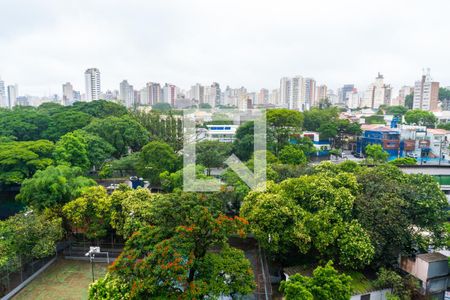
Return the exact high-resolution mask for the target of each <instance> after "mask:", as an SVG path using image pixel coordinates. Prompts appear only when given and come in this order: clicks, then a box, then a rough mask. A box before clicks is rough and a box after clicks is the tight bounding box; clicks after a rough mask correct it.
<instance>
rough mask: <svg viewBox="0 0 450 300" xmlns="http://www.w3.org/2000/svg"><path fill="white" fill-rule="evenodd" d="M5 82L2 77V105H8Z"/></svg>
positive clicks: (0, 99) (0, 84) (0, 88)
mask: <svg viewBox="0 0 450 300" xmlns="http://www.w3.org/2000/svg"><path fill="white" fill-rule="evenodd" d="M7 106H8V105H7V98H6V90H5V82H4V81H3V80H2V79H1V78H0V107H7Z"/></svg>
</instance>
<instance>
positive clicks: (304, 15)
mask: <svg viewBox="0 0 450 300" xmlns="http://www.w3.org/2000/svg"><path fill="white" fill-rule="evenodd" d="M0 7H1V9H2V10H1V15H2V17H1V18H0V28H2V30H0V57H1V58H2V60H1V63H0V75H1V76H2V78H3V79H4V80H5V81H6V82H7V83H16V82H17V83H18V84H19V85H20V91H21V94H24V93H30V94H38V95H42V94H48V93H49V92H52V93H61V91H60V90H61V84H62V83H63V82H66V81H71V82H72V83H73V84H74V85H75V88H76V89H79V90H81V91H83V90H84V84H83V72H84V70H85V69H86V68H88V67H98V68H100V70H101V72H102V87H103V89H104V90H105V89H117V88H118V85H119V82H120V81H121V80H122V79H128V80H129V82H131V83H132V84H134V85H135V86H136V87H140V86H143V85H144V84H145V82H147V81H159V82H162V83H163V82H172V83H175V84H177V85H179V86H181V87H183V88H188V87H189V86H190V85H191V84H194V83H196V82H201V83H205V84H206V83H210V82H212V81H218V82H220V83H221V84H222V85H231V86H235V87H238V86H242V85H244V86H246V87H247V88H249V89H250V90H257V89H259V88H261V87H266V88H275V87H277V86H278V82H279V79H280V77H282V76H290V75H295V74H301V75H304V76H311V77H314V78H315V79H316V80H317V81H318V82H319V83H326V84H328V85H329V86H330V87H332V88H336V87H339V86H341V85H342V84H344V83H355V84H356V85H357V86H358V88H360V89H364V88H366V86H367V85H368V84H369V83H370V82H371V81H372V80H373V78H374V77H375V76H376V73H377V72H378V71H380V72H382V73H383V74H384V75H385V79H386V81H387V82H390V83H392V84H393V85H394V86H395V87H400V86H401V85H404V84H412V83H413V81H414V80H416V79H417V78H418V77H419V76H420V74H421V69H422V68H423V67H430V68H431V69H432V76H433V78H434V79H436V80H438V81H441V82H442V84H443V85H450V73H449V72H448V71H447V70H449V69H450V66H449V64H450V62H449V60H448V59H447V56H448V53H449V52H450V51H449V50H450V43H448V42H447V39H448V36H449V33H450V26H449V25H448V20H447V12H448V11H449V9H450V2H449V1H445V0H429V1H426V2H425V1H415V0H413V1H411V0H410V1H403V0H398V1H387V0H379V1H360V0H342V1H335V0H319V1H294V0H277V1H266V0H259V1H256V0H245V1H243V0H240V1H238V0H227V1H225V0H209V1H208V0H166V1H161V0H160V1H153V0H147V1H144V0H141V1H138V0H131V1H116V0H109V1H106V0H94V1H87V0H78V1H75V0H72V1H69V0H65V1H56V0H39V1H38V0H35V1H34V0H15V1H7V0H0Z"/></svg>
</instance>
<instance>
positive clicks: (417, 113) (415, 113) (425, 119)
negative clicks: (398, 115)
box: [405, 109, 437, 128]
mask: <svg viewBox="0 0 450 300" xmlns="http://www.w3.org/2000/svg"><path fill="white" fill-rule="evenodd" d="M405 121H406V123H407V124H415V125H422V126H427V127H431V128H434V127H435V126H436V122H437V118H436V117H435V115H434V114H433V113H432V112H429V111H426V110H420V109H415V110H409V111H407V112H406V114H405Z"/></svg>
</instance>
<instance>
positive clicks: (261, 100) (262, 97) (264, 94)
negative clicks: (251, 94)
mask: <svg viewBox="0 0 450 300" xmlns="http://www.w3.org/2000/svg"><path fill="white" fill-rule="evenodd" d="M268 103H269V90H268V89H261V90H259V93H258V100H257V101H256V104H258V105H267V104H268Z"/></svg>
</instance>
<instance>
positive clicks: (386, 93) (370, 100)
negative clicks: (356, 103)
mask: <svg viewBox="0 0 450 300" xmlns="http://www.w3.org/2000/svg"><path fill="white" fill-rule="evenodd" d="M391 93H392V88H391V86H390V85H389V84H385V83H384V77H383V75H381V74H380V73H378V76H377V77H376V78H375V82H374V83H372V84H370V85H369V87H368V88H367V90H366V91H365V93H364V96H363V99H362V101H361V106H362V107H370V108H372V109H378V108H379V107H380V105H390V104H391Z"/></svg>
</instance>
